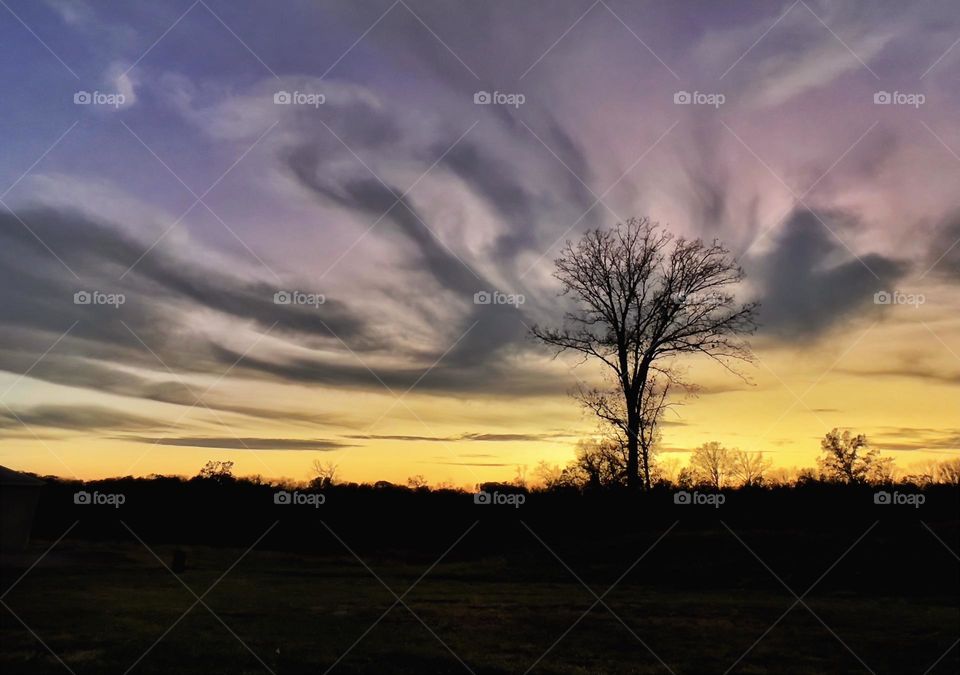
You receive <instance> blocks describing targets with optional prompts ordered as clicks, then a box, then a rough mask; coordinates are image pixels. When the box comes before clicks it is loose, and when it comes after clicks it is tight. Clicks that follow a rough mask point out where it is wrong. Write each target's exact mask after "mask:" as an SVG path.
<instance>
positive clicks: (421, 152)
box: [0, 0, 960, 485]
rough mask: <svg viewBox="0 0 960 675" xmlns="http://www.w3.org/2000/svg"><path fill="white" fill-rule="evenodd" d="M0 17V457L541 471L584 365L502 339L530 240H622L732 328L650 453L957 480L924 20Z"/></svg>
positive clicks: (952, 196)
mask: <svg viewBox="0 0 960 675" xmlns="http://www.w3.org/2000/svg"><path fill="white" fill-rule="evenodd" d="M0 5H2V6H0V54H2V58H0V82H2V83H3V88H2V93H0V134H2V138H3V152H2V153H0V275H2V277H0V402H2V403H0V464H3V465H5V466H9V467H11V468H15V469H19V470H25V471H33V472H37V473H41V474H57V475H61V476H78V477H83V478H89V477H100V476H114V475H127V474H135V475H145V474H151V473H162V474H186V475H193V474H195V473H196V472H197V470H198V469H199V468H200V467H201V466H202V465H203V464H204V463H205V461H206V460H208V459H222V460H233V461H235V462H236V471H237V473H239V474H262V475H264V476H266V477H291V478H297V479H303V478H306V477H307V475H308V470H309V466H310V464H311V462H312V461H313V460H314V459H317V458H319V459H321V460H323V461H332V462H334V463H336V464H337V465H338V466H339V469H340V474H341V476H342V477H343V478H344V479H346V480H357V481H373V480H378V479H383V480H391V481H399V482H402V481H404V480H405V479H406V478H407V477H408V476H411V475H414V474H423V475H424V476H425V477H426V478H427V479H428V480H429V481H430V482H432V483H439V482H451V483H453V484H455V485H467V484H473V483H476V482H479V481H485V480H508V479H511V478H513V476H514V473H515V467H516V465H528V466H529V467H530V468H531V469H532V468H533V466H534V465H535V464H536V463H537V462H538V461H540V460H546V461H548V462H550V463H557V464H561V465H563V464H565V463H566V462H567V461H569V460H570V459H571V458H572V456H573V451H574V447H575V445H576V442H577V441H578V440H579V439H581V438H584V437H587V436H590V435H592V434H593V433H594V432H595V431H596V423H595V422H594V421H593V420H592V419H590V418H589V417H587V416H586V415H585V414H584V413H582V412H581V410H580V409H579V408H578V406H577V404H576V403H575V402H574V401H573V400H572V399H571V398H570V396H569V393H570V392H571V391H572V390H574V389H575V388H576V387H577V385H578V383H580V382H586V383H591V384H597V383H599V382H600V379H599V377H600V375H601V371H600V370H599V367H598V366H596V365H595V364H591V363H589V362H587V363H583V364H580V363H579V361H578V360H577V359H576V358H575V357H572V356H571V357H566V356H561V357H560V358H558V359H556V360H553V359H552V353H551V352H550V351H549V350H547V349H545V348H544V347H542V346H540V345H537V344H536V343H535V342H533V341H532V340H531V339H530V338H529V336H528V333H529V327H530V326H533V325H534V324H541V325H556V324H557V323H558V322H559V320H560V318H561V315H562V313H563V311H564V310H565V309H566V308H567V304H566V303H567V300H566V299H565V298H562V297H558V290H559V286H558V283H557V282H556V281H555V280H554V279H553V277H552V272H553V259H554V258H555V257H556V256H557V254H558V253H559V250H560V248H561V246H562V245H563V242H564V241H565V240H567V239H576V238H577V237H578V236H579V234H581V233H582V232H583V231H584V230H586V229H588V228H593V227H606V226H610V225H613V224H614V223H616V222H617V221H618V220H624V219H626V218H628V217H630V216H644V215H645V216H649V217H650V218H651V219H653V220H657V221H659V222H661V223H662V224H664V225H665V226H667V227H668V228H669V229H670V230H671V231H672V232H674V233H675V234H676V235H678V236H687V237H704V238H709V239H712V238H714V237H717V238H719V239H721V240H722V241H723V242H724V243H725V244H726V245H727V246H728V247H729V248H730V250H731V251H732V253H733V254H734V255H735V256H737V258H738V260H739V261H740V263H741V264H742V265H743V267H744V269H745V271H746V274H747V278H746V281H745V283H744V284H743V285H742V286H741V287H740V289H739V295H740V296H742V299H743V300H744V301H749V300H756V301H759V302H760V303H762V306H761V309H760V313H759V321H760V323H761V328H760V330H759V331H758V333H757V334H756V335H754V336H752V337H751V338H750V339H749V344H750V347H751V349H752V351H753V353H754V354H755V356H756V361H755V363H754V364H753V365H745V366H741V367H740V368H739V370H740V372H741V374H742V376H743V378H740V377H737V376H736V375H732V374H730V373H728V372H726V371H725V370H723V369H722V368H719V367H717V366H716V365H711V364H708V363H705V362H703V361H701V360H698V359H690V360H686V361H683V362H682V365H683V366H684V367H685V368H686V371H685V372H686V379H687V380H689V381H691V382H694V383H696V384H698V385H700V391H699V394H698V395H697V396H696V397H690V398H687V399H685V400H684V401H683V405H681V406H679V407H677V408H676V409H675V412H672V413H670V414H669V415H668V417H667V419H666V422H665V425H664V428H663V440H662V447H661V457H663V458H667V459H670V458H675V459H677V460H678V461H679V462H680V463H684V462H685V461H686V455H685V454H683V453H684V451H687V450H690V449H692V448H693V447H695V446H696V445H698V444H701V443H703V442H706V441H711V440H716V441H720V442H721V443H723V444H724V445H727V446H728V447H738V448H741V449H744V450H752V451H763V452H765V453H768V456H769V457H770V458H771V459H772V461H773V462H774V464H775V465H776V466H781V467H793V466H810V465H813V463H814V461H815V458H816V455H817V452H818V450H819V439H820V438H822V437H823V435H824V434H825V433H826V432H827V431H829V430H830V429H831V428H833V427H845V428H851V429H853V430H856V431H858V432H863V433H866V434H867V435H868V437H869V438H870V439H871V440H872V441H873V443H874V445H875V446H876V447H878V448H879V449H880V450H881V451H883V452H884V453H885V454H889V455H890V456H893V457H895V458H896V461H897V464H898V465H899V466H900V467H902V468H905V469H908V468H910V467H911V465H913V464H915V463H920V462H928V461H939V460H942V459H946V458H949V457H956V456H958V453H960V293H958V292H957V291H958V286H960V114H958V113H960V86H958V84H960V6H958V4H957V3H956V2H955V0H943V1H931V2H917V3H903V2H899V1H887V2H876V1H871V2H846V1H844V2H826V1H819V2H818V1H816V0H807V1H803V0H799V1H797V2H789V1H786V2H781V3H777V2H767V1H764V2H736V3H733V2H730V3H719V2H715V1H713V0H704V1H701V2H694V1H682V2H643V3H636V2H625V1H623V0H598V1H597V2H591V0H579V1H577V2H572V1H571V2H567V1H553V0H551V1H549V2H547V1H531V2H523V3H518V2H513V1H508V0H503V1H495V2H489V1H488V2H482V3H481V2H439V1H438V2H419V1H416V0H397V1H396V2H392V1H391V0H383V1H379V0H377V1H373V0H371V1H370V2H352V1H348V0H338V1H333V2H326V1H321V2H317V1H309V2H308V1H306V0H303V1H299V0H292V1H286V2H275V3H266V2H262V3H253V2H251V3H236V2H227V1H226V0H199V1H198V2H192V1H191V0H164V1H163V2H157V1H156V0H151V1H150V2H97V1H95V0H43V1H41V0H3V1H2V2H0ZM484 92H485V93H487V94H488V96H485V95H484ZM495 92H496V95H494V93H495ZM478 94H479V95H478ZM488 101H489V102H488ZM294 291H296V292H298V295H297V296H296V300H311V302H312V300H317V302H315V303H312V304H310V303H306V304H296V301H295V302H294V303H291V304H278V303H277V302H275V296H276V294H277V293H281V294H283V293H285V292H286V293H292V292H294ZM494 291H497V292H499V293H502V294H513V295H514V296H522V297H523V300H524V302H523V303H522V304H516V305H514V304H476V303H475V294H476V293H479V292H490V293H492V292H494ZM881 292H886V293H889V294H891V296H890V297H893V298H894V301H893V302H890V303H888V304H883V302H882V301H883V300H884V299H885V296H879V300H880V301H881V302H880V303H879V304H878V302H877V296H876V294H877V293H881ZM77 293H81V294H82V293H89V294H91V295H90V296H89V297H90V298H91V299H92V301H91V303H89V304H82V300H83V298H84V297H86V296H83V295H80V296H76V294H77ZM117 294H122V300H123V302H122V304H120V303H119V298H118V297H117ZM311 295H312V296H314V297H312V298H310V297H308V296H311ZM317 296H322V298H321V297H317ZM280 297H281V298H283V297H284V296H283V295H281V296H280ZM78 299H79V304H78ZM320 299H322V300H323V302H322V303H321V302H319V300H320ZM115 300H116V301H117V302H113V301H115ZM111 303H113V304H111Z"/></svg>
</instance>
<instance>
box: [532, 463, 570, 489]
mask: <svg viewBox="0 0 960 675" xmlns="http://www.w3.org/2000/svg"><path fill="white" fill-rule="evenodd" d="M533 475H534V476H535V477H536V478H537V480H538V481H539V482H540V484H541V485H543V487H545V488H546V489H548V490H552V489H554V488H558V487H562V486H563V485H564V484H565V482H566V481H565V475H564V472H563V469H561V468H560V466H559V465H557V464H550V463H548V462H547V461H546V460H543V459H541V460H540V461H539V462H538V463H537V466H536V467H535V468H534V469H533Z"/></svg>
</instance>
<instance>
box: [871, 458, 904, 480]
mask: <svg viewBox="0 0 960 675" xmlns="http://www.w3.org/2000/svg"><path fill="white" fill-rule="evenodd" d="M897 474H898V471H897V466H896V463H895V462H894V459H893V457H877V459H876V460H875V461H874V462H873V464H871V466H870V470H869V471H868V472H867V481H868V482H870V483H892V482H894V481H895V480H896V478H897Z"/></svg>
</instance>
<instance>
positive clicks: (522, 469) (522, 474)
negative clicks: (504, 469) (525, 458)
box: [513, 464, 527, 488]
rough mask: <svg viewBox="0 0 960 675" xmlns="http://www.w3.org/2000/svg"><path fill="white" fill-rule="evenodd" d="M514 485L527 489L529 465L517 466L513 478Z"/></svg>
mask: <svg viewBox="0 0 960 675" xmlns="http://www.w3.org/2000/svg"><path fill="white" fill-rule="evenodd" d="M513 484H514V485H516V486H517V487H522V488H525V487H527V465H526V464H517V466H516V468H515V473H514V476H513Z"/></svg>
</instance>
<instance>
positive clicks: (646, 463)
mask: <svg viewBox="0 0 960 675" xmlns="http://www.w3.org/2000/svg"><path fill="white" fill-rule="evenodd" d="M643 488H644V489H645V490H649V489H650V450H649V448H644V449H643Z"/></svg>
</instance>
